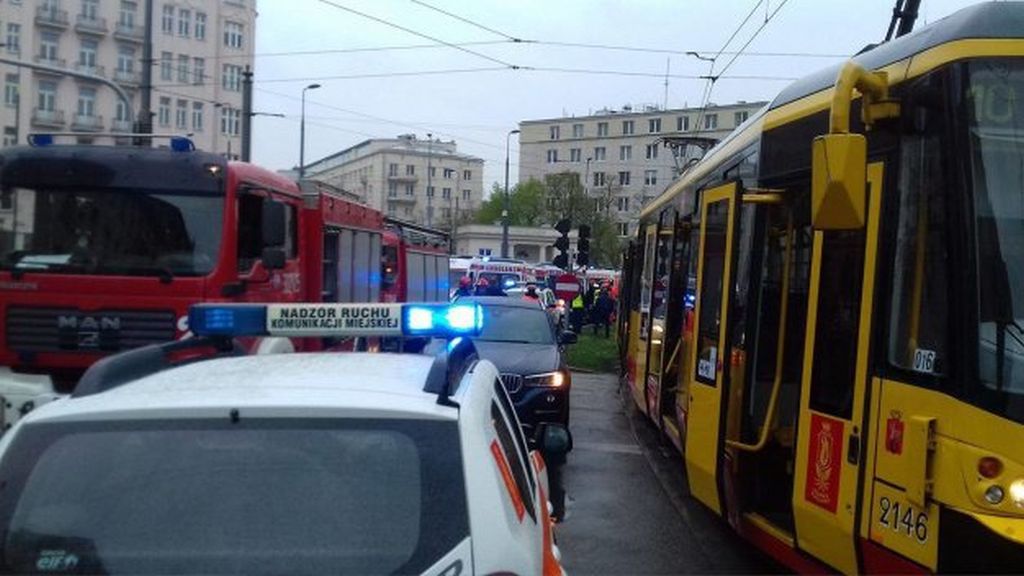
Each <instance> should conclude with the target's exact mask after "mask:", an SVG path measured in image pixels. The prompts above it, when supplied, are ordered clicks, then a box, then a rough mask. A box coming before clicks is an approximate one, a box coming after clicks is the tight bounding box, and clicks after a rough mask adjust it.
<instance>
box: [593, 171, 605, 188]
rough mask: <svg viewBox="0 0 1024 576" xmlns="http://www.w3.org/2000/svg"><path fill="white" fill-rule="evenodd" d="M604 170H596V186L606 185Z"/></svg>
mask: <svg viewBox="0 0 1024 576" xmlns="http://www.w3.org/2000/svg"><path fill="white" fill-rule="evenodd" d="M604 183H605V178H604V172H594V186H604Z"/></svg>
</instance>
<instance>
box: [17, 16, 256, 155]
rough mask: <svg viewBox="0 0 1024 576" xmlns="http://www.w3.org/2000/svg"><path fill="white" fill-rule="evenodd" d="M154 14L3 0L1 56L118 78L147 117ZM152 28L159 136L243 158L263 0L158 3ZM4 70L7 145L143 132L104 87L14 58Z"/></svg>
mask: <svg viewBox="0 0 1024 576" xmlns="http://www.w3.org/2000/svg"><path fill="white" fill-rule="evenodd" d="M144 10H145V0H0V56H4V57H6V58H9V59H14V60H19V61H22V62H27V63H37V64H45V65H48V66H52V67H56V68H61V69H66V70H73V71H77V72H83V73H88V74H91V75H94V76H101V77H103V78H106V79H108V80H113V81H114V82H116V83H117V84H118V85H119V86H121V87H122V88H123V89H124V90H126V91H127V92H128V94H129V96H130V98H131V99H132V102H133V104H132V112H133V113H134V114H135V115H136V116H138V114H139V109H140V106H141V99H140V88H141V84H142V70H143V67H144V66H145V65H146V63H145V62H143V59H142V54H143V41H144V37H145V17H144ZM152 25H153V63H152V85H153V90H152V97H151V109H152V113H153V132H154V133H156V134H179V135H186V134H188V135H191V137H192V139H193V141H194V142H195V144H196V147H197V148H199V149H202V150H207V151H211V152H217V153H221V154H225V155H229V156H230V157H232V158H237V157H238V156H239V155H240V154H241V126H242V112H241V107H242V72H243V70H245V67H246V66H247V65H248V66H250V67H251V66H252V63H253V47H254V46H253V44H254V39H255V27H256V0H174V1H170V0H154V2H153V14H152ZM0 76H2V77H0V81H2V83H3V102H2V104H0V128H2V130H3V135H2V137H3V140H2V142H0V144H2V145H3V146H10V145H12V144H15V143H19V144H23V143H25V136H26V134H28V133H30V132H76V133H81V135H80V136H76V138H77V140H79V141H81V142H92V141H96V142H98V143H103V142H104V141H105V140H106V141H107V143H109V140H110V139H109V137H106V136H98V134H100V133H119V132H131V131H132V130H133V127H132V125H131V122H130V121H129V118H130V115H129V113H128V111H127V109H126V107H125V105H124V104H123V102H122V101H121V99H120V98H118V97H117V96H116V94H115V92H114V90H113V89H112V88H110V87H109V86H107V85H105V84H103V83H100V82H94V81H90V80H86V79H80V78H74V77H71V76H66V75H62V74H57V73H51V72H44V71H39V70H32V69H29V68H24V67H18V66H12V65H8V64H0ZM94 134H97V136H94ZM64 140H65V141H66V140H68V139H67V138H65V139H64ZM116 140H117V141H119V142H123V141H125V140H126V139H116ZM158 143H159V142H158Z"/></svg>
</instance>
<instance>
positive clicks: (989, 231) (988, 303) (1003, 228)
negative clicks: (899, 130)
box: [967, 60, 1024, 421]
mask: <svg viewBox="0 0 1024 576" xmlns="http://www.w3.org/2000/svg"><path fill="white" fill-rule="evenodd" d="M967 73H968V74H967V76H968V85H967V90H968V94H967V104H968V106H967V113H968V115H969V119H968V120H969V121H968V130H969V132H968V140H969V146H970V157H969V161H968V162H969V163H968V166H969V171H970V174H969V176H970V178H971V181H972V184H973V190H974V193H973V198H974V215H975V235H976V250H977V254H976V258H977V265H978V293H979V295H980V298H979V309H978V322H979V325H978V338H979V342H978V363H979V365H978V372H979V378H980V381H981V390H979V392H980V395H981V400H982V401H983V404H984V405H985V406H987V407H990V408H992V409H995V410H996V411H997V412H1000V413H1002V414H1004V415H1005V416H1007V417H1009V418H1012V419H1014V420H1017V421H1024V62H1022V61H1018V60H979V61H973V62H971V63H969V64H968V65H967Z"/></svg>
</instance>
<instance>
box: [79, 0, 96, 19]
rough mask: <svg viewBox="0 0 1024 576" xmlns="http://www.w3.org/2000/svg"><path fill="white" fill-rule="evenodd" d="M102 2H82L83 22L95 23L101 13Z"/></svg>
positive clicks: (90, 0) (83, 0)
mask: <svg viewBox="0 0 1024 576" xmlns="http://www.w3.org/2000/svg"><path fill="white" fill-rule="evenodd" d="M99 3H100V0H82V20H87V21H89V22H95V21H96V19H97V16H98V13H99Z"/></svg>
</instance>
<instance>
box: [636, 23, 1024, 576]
mask: <svg viewBox="0 0 1024 576" xmlns="http://www.w3.org/2000/svg"><path fill="white" fill-rule="evenodd" d="M1018 89H1020V91H1019V92H1018ZM1018 98H1020V100H1018ZM624 282H625V286H624V289H623V292H622V294H623V296H622V298H621V300H622V316H623V321H622V323H621V324H620V331H621V332H622V333H621V334H620V342H623V346H624V347H625V348H624V350H623V354H624V357H625V362H624V374H623V380H624V382H625V386H626V388H627V389H628V391H629V393H631V394H632V397H633V399H634V401H635V402H636V405H637V406H638V407H639V409H640V410H641V411H643V412H644V413H645V414H646V415H647V416H648V417H649V418H650V419H651V421H652V422H653V423H654V424H655V425H656V426H658V427H659V428H661V429H662V430H663V431H664V433H665V434H666V436H668V437H669V438H670V439H671V440H672V442H673V443H674V444H675V445H676V446H677V447H678V448H679V451H680V452H681V454H682V455H683V459H684V461H685V467H686V477H687V481H688V484H689V488H690V492H691V493H692V495H693V496H694V497H695V498H697V499H698V500H699V501H701V502H702V503H704V504H705V505H706V506H707V507H709V508H710V509H711V510H713V511H715V512H716V513H718V514H720V515H721V516H722V517H723V518H725V519H726V520H727V521H728V522H729V524H730V525H732V527H733V528H735V529H736V530H737V531H738V532H739V533H740V534H742V535H743V536H744V537H746V538H748V539H750V540H751V541H752V542H754V543H755V544H757V545H758V546H759V547H761V548H762V549H764V550H765V551H767V552H768V553H769V554H771V555H772V556H774V557H776V558H777V559H779V560H780V561H782V562H784V563H786V564H787V565H789V566H790V567H791V568H793V569H795V570H798V571H802V572H803V571H820V570H823V569H824V570H838V571H841V572H844V573H860V572H882V573H906V572H935V571H943V572H945V571H971V572H991V571H1013V572H1019V571H1022V570H1024V5H1021V4H1015V3H990V4H982V5H978V6H974V7H971V8H968V9H965V10H962V11H960V12H957V13H956V14H953V15H952V16H950V17H948V18H945V19H943V20H941V21H938V22H935V23H933V24H932V25H930V26H928V27H926V28H923V29H921V30H919V31H918V32H915V33H913V34H910V35H907V36H903V37H901V38H898V39H896V40H893V41H891V42H887V43H884V44H882V45H879V46H877V47H874V48H872V49H870V50H867V51H865V52H863V53H861V54H859V55H857V56H856V57H854V58H853V59H852V60H850V61H849V62H847V63H846V64H845V65H842V66H839V67H836V68H833V69H829V70H824V71H822V72H819V73H816V74H813V75H811V76H809V77H807V78H805V79H803V80H800V81H797V82H795V83H794V84H792V85H791V86H789V87H788V88H786V89H785V90H783V91H782V92H781V93H780V94H779V95H778V96H777V97H776V98H775V100H774V101H773V102H772V103H771V104H769V105H768V106H766V107H765V109H764V110H762V111H761V112H760V113H759V114H757V115H756V116H754V117H752V118H750V119H749V120H748V121H747V122H746V123H745V124H744V125H743V126H741V127H739V128H738V129H737V130H736V131H735V132H734V133H733V134H731V135H730V136H729V137H728V138H727V139H726V140H724V141H723V142H721V143H720V144H719V145H718V146H717V147H716V148H715V149H713V150H712V151H711V152H709V153H708V154H707V155H706V156H705V157H704V159H703V160H702V161H701V162H700V163H699V164H697V165H696V166H694V167H693V168H692V169H690V170H689V171H688V172H687V173H685V174H684V175H683V176H682V177H681V178H680V179H679V180H678V181H677V182H675V183H674V184H673V185H672V186H671V187H670V188H669V189H668V190H666V192H665V193H664V194H663V195H662V196H660V197H659V198H658V199H656V200H655V201H654V202H652V203H651V204H650V205H648V207H647V208H646V209H645V210H644V212H643V214H642V215H641V221H640V228H639V231H638V235H637V238H636V239H635V241H634V242H633V243H632V244H631V248H630V250H629V251H628V254H627V258H626V266H625V271H624Z"/></svg>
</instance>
